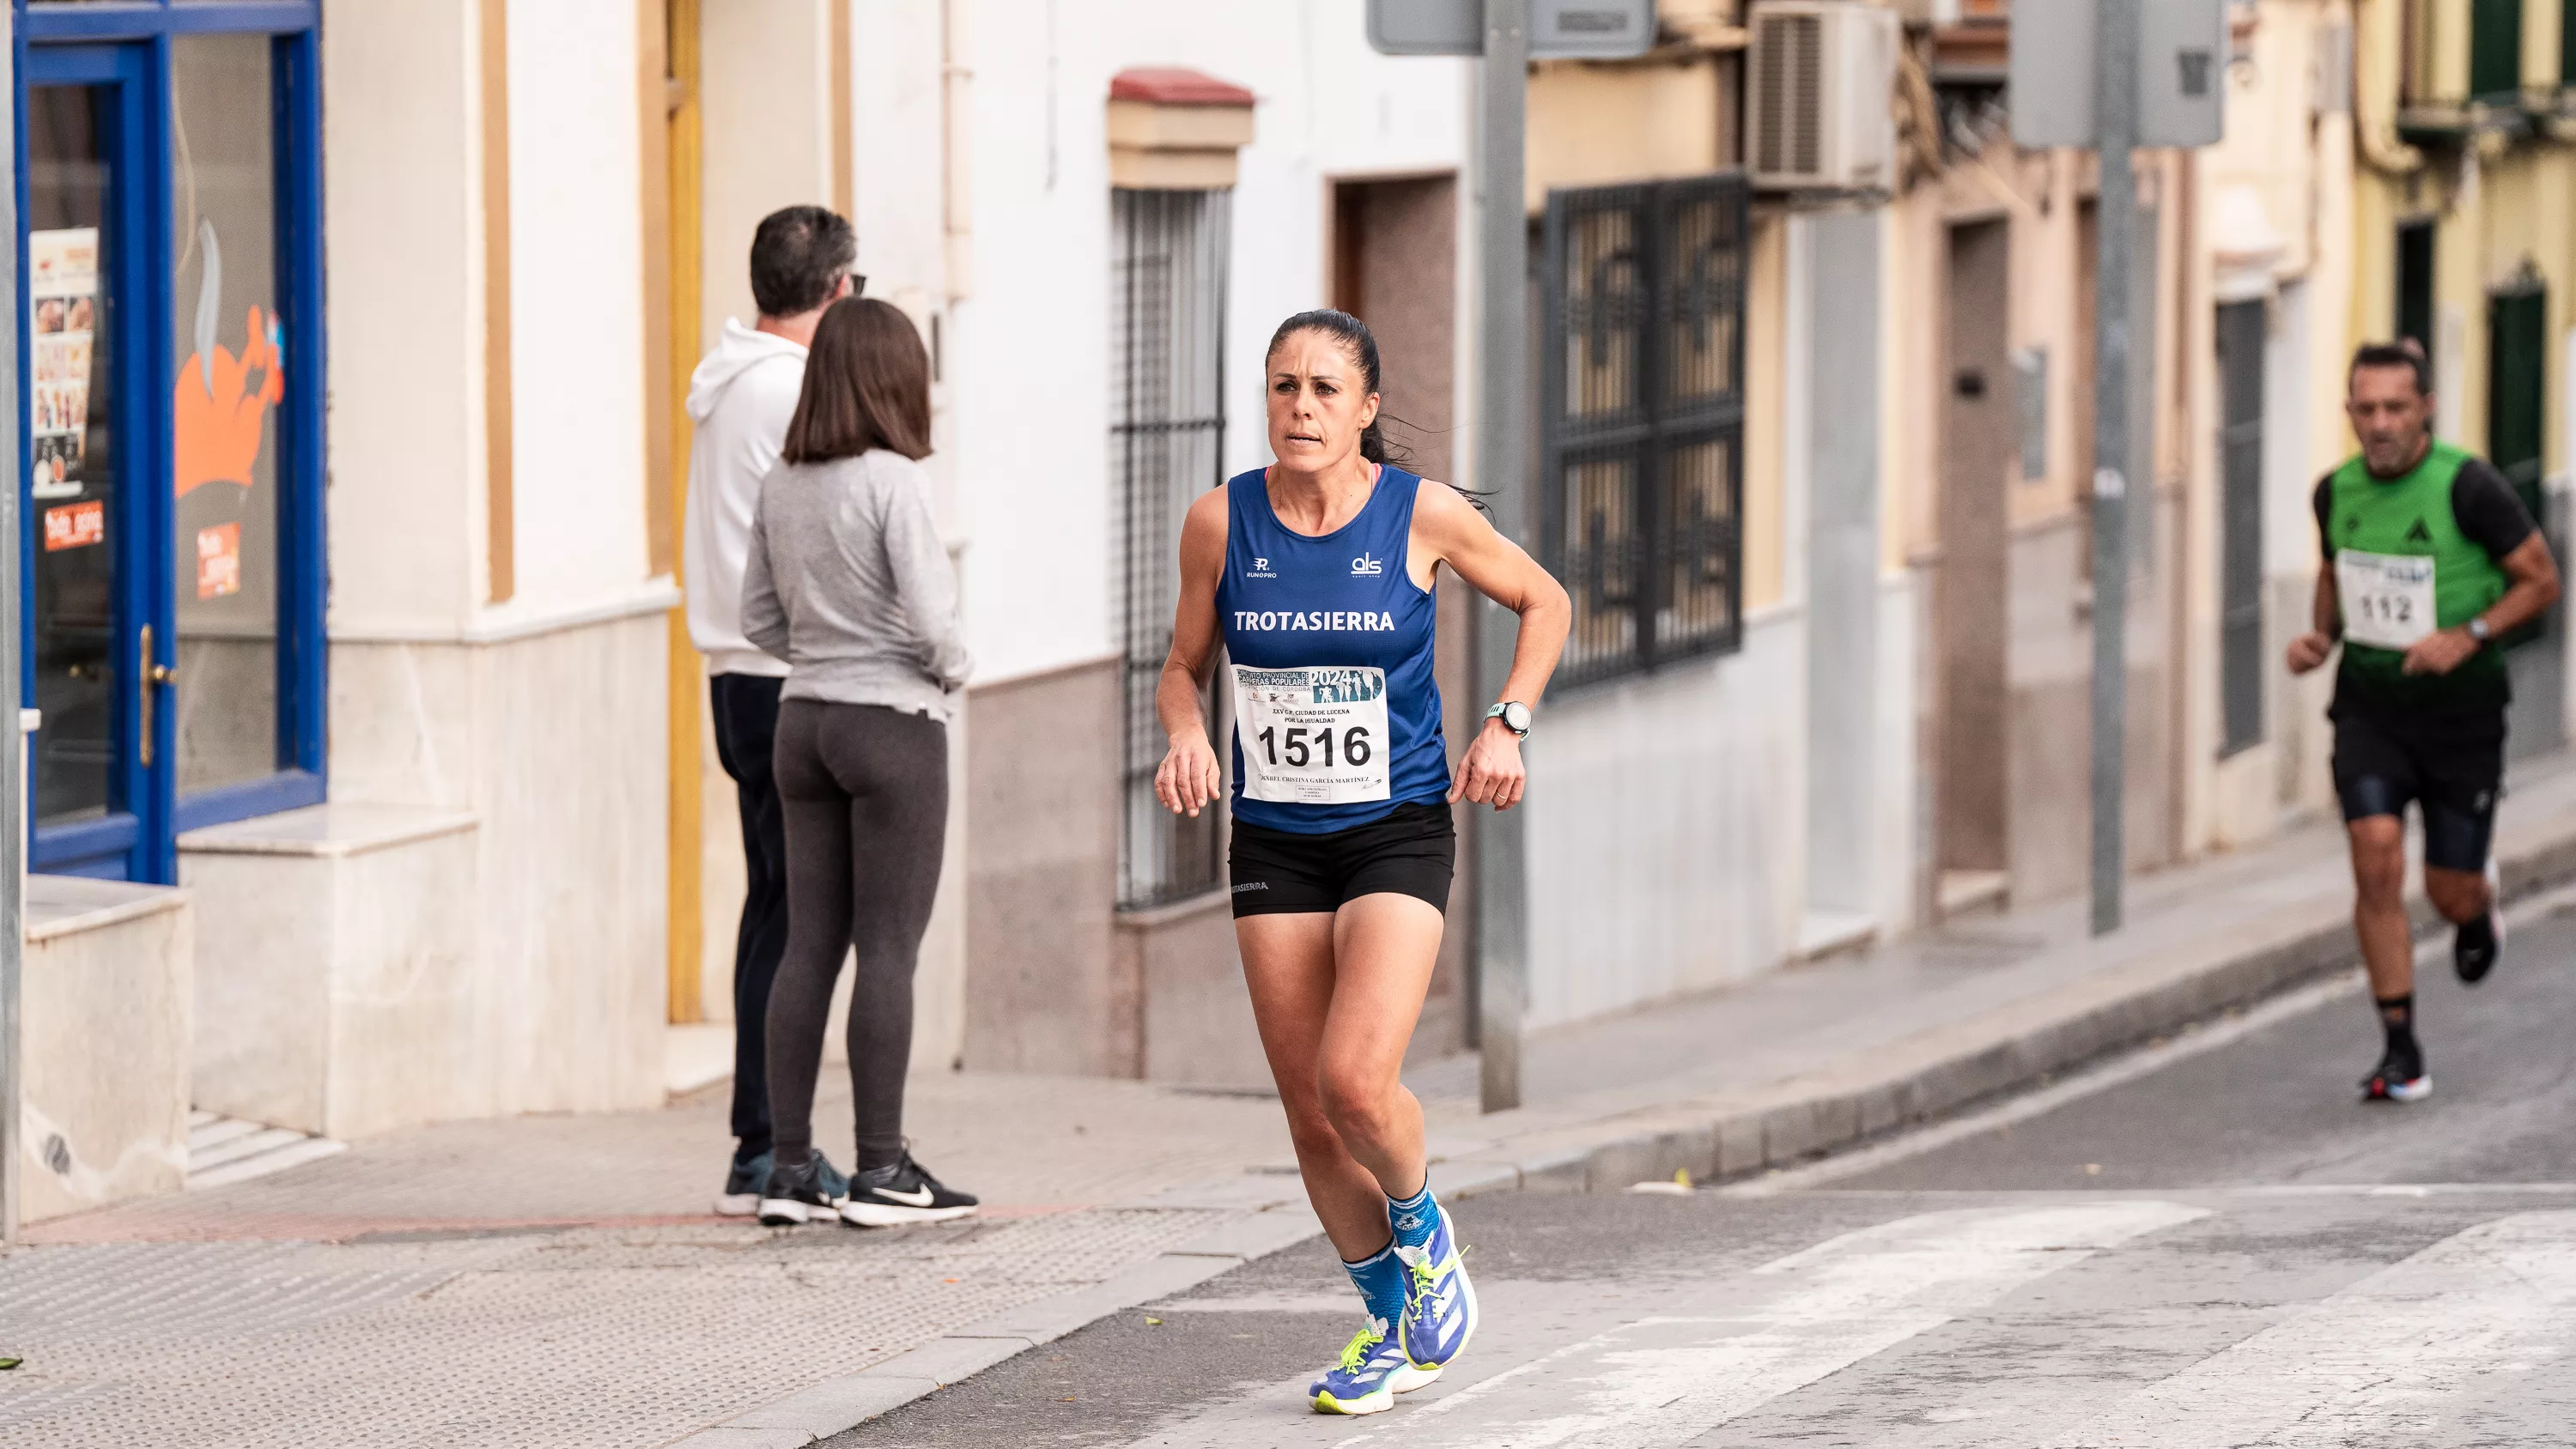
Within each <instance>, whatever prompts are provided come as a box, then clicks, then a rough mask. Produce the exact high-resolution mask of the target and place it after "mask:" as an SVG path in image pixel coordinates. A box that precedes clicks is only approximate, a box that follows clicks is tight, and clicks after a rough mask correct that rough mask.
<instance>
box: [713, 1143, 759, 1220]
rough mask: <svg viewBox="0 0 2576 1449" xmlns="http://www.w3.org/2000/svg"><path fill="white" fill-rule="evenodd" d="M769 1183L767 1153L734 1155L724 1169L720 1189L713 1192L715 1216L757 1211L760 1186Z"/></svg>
mask: <svg viewBox="0 0 2576 1449" xmlns="http://www.w3.org/2000/svg"><path fill="white" fill-rule="evenodd" d="M768 1185H769V1154H768V1153H766V1152H763V1153H760V1154H759V1155H757V1156H754V1157H752V1158H749V1159H748V1160H746V1159H744V1158H740V1157H737V1158H735V1159H734V1160H733V1166H731V1167H729V1168H727V1169H726V1170H725V1185H724V1191H722V1192H720V1193H717V1194H716V1216H718V1217H724V1218H747V1217H750V1216H751V1215H753V1214H754V1213H757V1212H759V1211H760V1194H761V1190H762V1189H763V1188H765V1187H767V1186H768Z"/></svg>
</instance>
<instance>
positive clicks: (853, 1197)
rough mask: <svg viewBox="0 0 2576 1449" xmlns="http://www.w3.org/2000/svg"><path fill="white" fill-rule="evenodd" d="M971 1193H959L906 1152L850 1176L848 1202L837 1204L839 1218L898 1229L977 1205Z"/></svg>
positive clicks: (969, 1210) (945, 1218)
mask: <svg viewBox="0 0 2576 1449" xmlns="http://www.w3.org/2000/svg"><path fill="white" fill-rule="evenodd" d="M977 1205H978V1204H977V1203H976V1201H975V1197H974V1194H972V1193H963V1192H959V1191H957V1190H956V1189H955V1188H952V1187H949V1186H948V1185H946V1184H945V1183H942V1182H941V1181H940V1180H939V1179H938V1178H935V1177H933V1176H931V1175H930V1174H929V1173H927V1172H925V1171H923V1170H922V1166H921V1164H920V1163H918V1162H915V1161H913V1160H912V1154H911V1153H909V1152H907V1153H905V1154H904V1155H903V1160H902V1161H900V1162H897V1163H895V1164H893V1165H892V1166H888V1167H879V1168H873V1169H871V1170H869V1171H866V1172H861V1173H858V1174H856V1175H854V1176H853V1177H851V1179H850V1198H849V1201H847V1202H845V1203H843V1204H841V1221H843V1222H845V1223H850V1224H852V1225H854V1226H857V1227H862V1228H900V1227H907V1226H909V1225H911V1224H913V1223H944V1222H947V1221H948V1220H949V1219H951V1218H962V1217H965V1216H967V1215H968V1214H970V1213H972V1212H974V1211H975V1209H976V1207H977Z"/></svg>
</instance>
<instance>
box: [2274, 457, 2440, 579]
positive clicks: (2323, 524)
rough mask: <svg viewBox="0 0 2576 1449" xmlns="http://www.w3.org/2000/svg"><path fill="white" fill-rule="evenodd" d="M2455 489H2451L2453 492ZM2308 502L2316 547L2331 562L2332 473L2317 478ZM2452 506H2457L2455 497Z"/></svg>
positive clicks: (2332, 545)
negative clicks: (2314, 518) (2314, 522)
mask: <svg viewBox="0 0 2576 1449" xmlns="http://www.w3.org/2000/svg"><path fill="white" fill-rule="evenodd" d="M2457 491H2458V490H2456V489H2454V490H2453V492H2454V493H2455V494H2456V493H2457ZM2309 502H2310V504H2311V506H2313V507H2314V508H2315V509H2316V513H2317V549H2318V551H2319V552H2320V553H2322V554H2323V555H2324V556H2325V561H2326V562H2327V563H2333V562H2334V553H2335V550H2334V528H2333V523H2332V520H2333V518H2334V475H2333V474H2332V473H2328V474H2327V475H2326V476H2324V477H2322V478H2320V479H2318V480H2317V492H2316V496H2315V497H2314V498H2312V499H2310V500H2309ZM2453 506H2455V507H2456V506H2457V500H2456V498H2455V499H2454V503H2453Z"/></svg>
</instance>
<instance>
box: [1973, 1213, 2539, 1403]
mask: <svg viewBox="0 0 2576 1449" xmlns="http://www.w3.org/2000/svg"><path fill="white" fill-rule="evenodd" d="M2571 1340H2576V1212H2539V1213H2521V1214H2517V1215H2515V1216H2512V1217H2506V1218H2498V1219H2496V1220H2494V1221H2492V1222H2487V1223H2481V1224H2479V1225H2478V1226H2476V1227H2473V1228H2470V1229H2468V1230H2467V1231H2465V1232H2462V1233H2459V1234H2456V1235H2454V1236H2452V1237H2449V1238H2445V1239H2443V1240H2442V1241H2441V1242H2439V1243H2436V1244H2434V1245H2433V1246H2432V1247H2429V1248H2426V1249H2425V1250H2424V1251H2422V1252H2420V1253H2417V1254H2416V1255H2415V1256H2413V1257H2411V1258H2408V1259H2406V1260H2404V1261H2403V1262H2400V1263H2397V1264H2395V1265H2393V1266H2391V1267H2388V1268H2385V1269H2383V1270H2381V1271H2380V1272H2377V1273H2374V1274H2372V1275H2371V1276H2370V1277H2368V1278H2365V1279H2363V1280H2362V1281H2361V1282H2359V1283H2356V1284H2354V1285H2353V1286H2352V1287H2350V1288H2347V1289H2345V1290H2344V1291H2342V1292H2340V1293H2337V1294H2335V1295H2333V1296H2332V1297H2330V1298H2327V1299H2326V1300H2324V1301H2323V1302H2321V1303H2318V1304H2315V1305H2314V1306H2312V1307H2310V1308H2308V1309H2306V1310H2305V1311H2303V1312H2300V1313H2297V1314H2295V1315H2294V1316H2292V1317H2291V1318H2289V1319H2288V1320H2286V1321H2284V1322H2282V1323H2279V1324H2276V1325H2274V1326H2273V1327H2271V1328H2268V1329H2265V1330H2264V1331H2263V1332H2261V1333H2258V1334H2255V1335H2254V1336H2253V1337H2251V1338H2248V1339H2245V1340H2244V1341H2242V1342H2240V1343H2237V1344H2236V1345H2234V1346H2233V1347H2230V1348H2228V1349H2227V1350H2225V1351H2224V1352H2221V1353H2217V1354H2214V1355H2212V1356H2210V1357H2209V1358H2206V1359H2203V1360H2201V1361H2200V1362H2199V1363H2197V1364H2195V1365H2193V1366H2192V1367H2191V1368H2189V1369H2186V1370H2185V1371H2183V1372H2181V1373H2178V1374H2176V1375H2174V1376H2173V1377H2171V1378H2168V1379H2165V1380H2163V1381H2162V1382H2159V1383H2157V1384H2156V1385H2154V1386H2153V1387H2151V1388H2147V1389H2143V1390H2140V1391H2139V1392H2137V1393H2136V1394H2133V1395H2131V1396H2130V1397H2129V1398H2128V1399H2126V1400H2124V1401H2123V1402H2122V1403H2120V1404H2119V1405H2118V1406H2117V1407H2116V1408H2114V1409H2113V1410H2112V1411H2111V1412H2109V1413H2108V1414H2106V1415H2104V1416H2102V1417H2101V1418H2099V1419H2097V1420H2095V1421H2093V1422H2092V1423H2090V1424H2087V1425H2086V1426H2084V1428H2082V1429H2081V1430H2079V1431H2077V1432H2076V1433H2075V1434H2074V1435H2073V1436H2072V1437H2071V1438H2069V1439H2067V1440H2066V1441H2064V1442H2065V1443H2066V1444H2067V1446H2068V1449H2211V1446H2219V1445H2225V1446H2256V1445H2259V1446H2264V1449H2275V1446H2277V1449H2304V1446H2317V1449H2323V1446H2328V1445H2334V1446H2342V1445H2347V1444H2358V1443H2373V1444H2411V1443H2423V1442H2427V1441H2428V1440H2429V1439H2430V1438H2431V1437H2432V1436H2433V1435H2435V1434H2436V1433H2438V1432H2439V1431H2441V1430H2442V1429H2443V1428H2444V1427H2445V1425H2444V1423H2443V1420H2444V1417H2445V1415H2446V1413H2456V1412H2457V1410H2458V1408H2459V1407H2460V1406H2461V1405H2463V1404H2464V1403H2473V1402H2475V1401H2476V1400H2477V1399H2479V1398H2480V1397H2482V1396H2483V1395H2482V1394H2481V1393H2480V1392H2479V1391H2480V1390H2482V1389H2488V1388H2493V1387H2497V1386H2499V1382H2500V1381H2510V1380H2512V1379H2514V1378H2517V1377H2520V1376H2523V1375H2527V1374H2529V1373H2530V1372H2531V1371H2532V1369H2533V1368H2534V1366H2535V1365H2539V1364H2544V1363H2547V1362H2548V1361H2550V1360H2553V1359H2557V1358H2560V1357H2562V1356H2564V1355H2565V1354H2567V1352H2568V1351H2569V1349H2570V1347H2571ZM1996 1442H1997V1443H1998V1444H1999V1445H2000V1444H2001V1443H2003V1442H2004V1441H2002V1440H1998V1441H1996Z"/></svg>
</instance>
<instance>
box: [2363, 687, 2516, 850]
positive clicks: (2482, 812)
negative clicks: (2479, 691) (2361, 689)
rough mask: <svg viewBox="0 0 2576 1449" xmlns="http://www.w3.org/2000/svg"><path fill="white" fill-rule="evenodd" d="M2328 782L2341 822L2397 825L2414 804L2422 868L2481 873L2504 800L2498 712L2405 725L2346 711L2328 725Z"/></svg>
mask: <svg viewBox="0 0 2576 1449" xmlns="http://www.w3.org/2000/svg"><path fill="white" fill-rule="evenodd" d="M2334 781H2335V794H2336V796H2337V797H2338V798H2339V799H2341V800H2342V802H2343V818H2344V819H2345V820H2347V821H2353V820H2363V819H2367V818H2369V817H2370V816H2373V815H2394V816H2397V817H2398V818H2400V819H2404V818H2405V815H2406V806H2407V804H2408V802H2410V801H2412V802H2416V803H2418V804H2421V805H2422V806H2423V808H2424V863H2425V864H2426V865H2429V866H2433V867H2435V868H2437V869H2441V870H2460V871H2470V872H2477V871H2483V870H2485V869H2486V868H2487V846H2488V843H2489V842H2490V840H2491V839H2492V838H2493V836H2494V834H2495V809H2496V801H2497V799H2498V798H2499V797H2500V796H2502V795H2503V793H2504V715H2503V712H2502V711H2497V712H2495V713H2493V714H2488V713H2486V712H2484V711H2480V712H2478V713H2476V714H2472V715H2433V716H2427V717H2424V718H2421V719H2411V720H2410V719H2399V718H2394V717H2383V716H2381V715H2378V714H2360V713H2356V712H2352V711H2345V712H2343V713H2341V714H2340V715H2339V716H2338V717H2337V718H2336V720H2335V743H2334Z"/></svg>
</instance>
